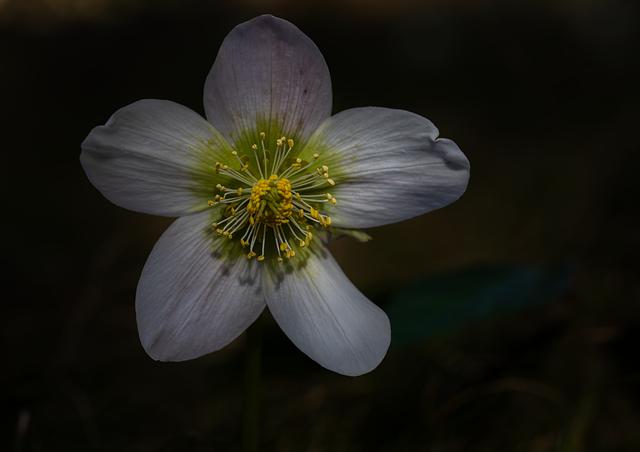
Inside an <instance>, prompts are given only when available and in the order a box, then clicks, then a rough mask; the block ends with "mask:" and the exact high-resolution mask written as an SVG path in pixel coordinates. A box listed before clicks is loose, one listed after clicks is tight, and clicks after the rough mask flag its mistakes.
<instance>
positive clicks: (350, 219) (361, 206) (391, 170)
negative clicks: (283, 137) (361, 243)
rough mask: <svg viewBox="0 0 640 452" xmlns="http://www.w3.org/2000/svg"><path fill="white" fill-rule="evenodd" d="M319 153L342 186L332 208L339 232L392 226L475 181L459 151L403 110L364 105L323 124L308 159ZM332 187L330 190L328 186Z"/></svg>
mask: <svg viewBox="0 0 640 452" xmlns="http://www.w3.org/2000/svg"><path fill="white" fill-rule="evenodd" d="M312 152H320V153H321V154H324V155H323V156H321V158H322V159H323V162H324V163H326V164H327V165H328V166H329V168H330V173H331V174H332V175H333V179H335V182H336V186H335V187H330V191H331V193H332V194H333V195H334V196H335V197H336V198H337V205H336V206H333V207H332V208H331V209H330V210H329V211H328V213H329V215H331V218H332V220H333V224H334V225H335V226H338V227H350V228H367V227H373V226H380V225H383V224H387V223H393V222H397V221H401V220H405V219H408V218H412V217H415V216H417V215H421V214H423V213H426V212H429V211H431V210H434V209H438V208H440V207H443V206H446V205H447V204H450V203H452V202H454V201H455V200H456V199H458V198H459V197H460V196H461V195H462V194H463V193H464V191H465V189H466V187H467V183H468V180H469V161H468V160H467V158H466V157H465V155H464V154H463V153H462V151H460V149H459V148H458V146H457V145H456V144H455V143H454V142H453V141H451V140H448V139H446V138H438V129H436V127H435V126H434V125H433V124H432V123H431V122H430V121H429V120H428V119H426V118H424V117H422V116H419V115H417V114H414V113H410V112H408V111H404V110H393V109H389V108H378V107H366V108H354V109H351V110H345V111H343V112H341V113H338V114H337V115H335V116H332V117H331V118H329V119H328V120H327V121H325V122H324V123H323V124H322V126H320V128H319V129H318V131H317V132H316V133H315V134H314V135H313V137H312V138H311V140H310V142H309V144H308V145H307V148H306V149H305V151H304V153H303V156H305V155H306V154H310V153H312ZM327 188H329V187H327Z"/></svg>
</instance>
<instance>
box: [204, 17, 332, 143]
mask: <svg viewBox="0 0 640 452" xmlns="http://www.w3.org/2000/svg"><path fill="white" fill-rule="evenodd" d="M204 105H205V111H206V113H207V118H208V119H209V121H211V123H212V124H213V125H214V126H215V127H216V128H217V129H218V130H219V131H220V132H221V133H222V134H223V135H224V136H225V137H226V138H227V139H229V140H230V141H231V142H234V143H237V142H238V141H239V140H241V139H242V138H245V137H244V135H245V134H251V135H252V137H251V139H252V140H255V139H256V136H257V133H258V132H260V131H264V132H266V133H267V135H269V136H270V137H271V138H274V137H276V138H277V137H279V136H281V135H285V136H287V137H294V138H295V139H296V141H300V140H305V139H306V138H308V136H309V135H310V134H311V133H313V131H314V130H315V129H316V128H317V127H318V126H319V125H320V123H321V122H322V121H323V120H324V119H326V118H327V117H329V115H330V114H331V77H330V76H329V69H328V68H327V64H326V63H325V61H324V58H323V56H322V54H321V53H320V50H318V47H316V45H315V44H314V43H313V41H311V39H309V38H308V37H307V36H306V35H305V34H304V33H302V31H300V30H299V29H298V28H297V27H296V26H295V25H293V24H291V23H290V22H287V21H286V20H283V19H279V18H277V17H273V16H270V15H263V16H259V17H256V18H254V19H252V20H250V21H248V22H245V23H243V24H240V25H238V26H236V27H235V28H234V29H233V30H232V31H231V32H230V33H229V34H228V35H227V37H226V38H225V40H224V42H223V43H222V46H221V47H220V51H219V52H218V56H217V58H216V61H215V63H214V64H213V67H212V68H211V72H210V73H209V76H208V77H207V81H206V83H205V88H204ZM247 139H248V138H247ZM248 144H249V145H250V143H248Z"/></svg>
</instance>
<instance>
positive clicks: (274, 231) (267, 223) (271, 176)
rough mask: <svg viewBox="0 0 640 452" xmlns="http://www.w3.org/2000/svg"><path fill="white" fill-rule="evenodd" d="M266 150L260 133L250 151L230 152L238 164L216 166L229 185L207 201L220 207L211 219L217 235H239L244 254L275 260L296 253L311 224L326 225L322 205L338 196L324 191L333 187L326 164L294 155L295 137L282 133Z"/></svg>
mask: <svg viewBox="0 0 640 452" xmlns="http://www.w3.org/2000/svg"><path fill="white" fill-rule="evenodd" d="M275 145H276V146H275V150H274V151H271V150H270V149H268V147H267V145H266V144H265V134H264V133H260V146H258V145H257V144H253V145H252V146H251V153H250V154H249V155H239V154H238V152H237V151H235V150H234V151H232V154H233V156H234V157H235V158H236V160H237V161H238V167H237V168H232V167H230V166H228V165H225V164H222V163H220V162H217V163H216V171H217V172H218V173H220V174H222V175H224V176H227V177H228V178H229V179H231V180H232V185H233V186H232V187H225V186H223V185H221V184H218V185H217V186H216V188H217V189H218V192H219V193H218V194H216V195H215V196H214V198H213V199H212V200H209V206H211V207H220V206H222V207H223V208H222V209H221V215H220V219H219V220H218V221H216V222H215V223H213V227H214V230H215V231H216V233H217V234H218V235H219V236H220V237H224V238H227V239H229V240H236V239H238V240H239V243H240V245H241V246H242V247H244V248H245V249H246V252H245V255H246V257H247V259H253V258H254V257H255V258H256V260H258V261H264V260H265V259H266V258H267V257H269V256H273V257H274V258H275V259H276V260H277V261H278V262H283V260H284V258H289V259H290V258H292V257H295V256H296V249H299V248H304V247H306V246H308V245H309V243H310V242H311V240H312V238H313V230H314V229H315V228H322V229H326V228H328V227H329V226H330V225H331V217H329V216H328V215H326V214H324V213H323V212H324V210H325V206H327V205H328V204H330V205H335V204H336V202H337V200H336V198H335V197H334V196H333V195H332V194H331V193H328V192H326V191H325V189H326V188H327V186H334V185H335V182H334V180H333V179H332V178H331V177H329V168H328V167H327V166H326V165H322V166H317V165H315V164H314V163H315V162H316V161H317V160H318V158H319V155H318V154H313V156H312V157H313V161H311V162H307V161H304V160H302V159H301V158H299V157H297V158H295V157H293V156H292V153H293V152H292V151H293V147H294V141H293V139H291V138H286V137H281V138H278V139H277V140H276V142H275Z"/></svg>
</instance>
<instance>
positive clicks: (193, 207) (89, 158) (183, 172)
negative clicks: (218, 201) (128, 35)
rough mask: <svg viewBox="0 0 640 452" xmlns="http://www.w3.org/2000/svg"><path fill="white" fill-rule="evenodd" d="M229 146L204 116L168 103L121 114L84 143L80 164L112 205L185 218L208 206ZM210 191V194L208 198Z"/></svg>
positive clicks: (154, 102) (152, 102) (126, 109)
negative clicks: (220, 158)
mask: <svg viewBox="0 0 640 452" xmlns="http://www.w3.org/2000/svg"><path fill="white" fill-rule="evenodd" d="M227 146H228V144H226V142H225V140H224V139H223V138H222V136H221V135H220V134H219V133H218V132H217V131H216V130H215V129H214V128H213V127H212V126H211V125H210V124H209V123H208V122H207V121H206V120H205V119H204V118H202V117H201V116H200V115H198V114H197V113H195V112H193V111H191V110H189V109H188V108H186V107H183V106H182V105H179V104H176V103H174V102H170V101H163V100H150V99H147V100H141V101H138V102H135V103H133V104H131V105H128V106H126V107H124V108H121V109H120V110H118V111H117V112H115V113H114V114H113V116H111V118H110V119H109V121H108V122H107V124H106V125H104V126H99V127H96V128H94V129H93V130H92V131H91V133H90V134H89V136H88V137H87V138H86V139H85V140H84V142H83V143H82V154H81V155H80V162H81V163H82V167H83V168H84V171H85V173H86V174H87V177H88V178H89V180H90V181H91V183H92V184H93V185H94V186H95V187H96V188H97V189H98V190H100V192H101V193H102V194H103V195H104V196H105V197H106V198H107V199H109V200H110V201H111V202H113V203H115V204H117V205H119V206H121V207H124V208H127V209H131V210H135V211H138V212H145V213H151V214H156V215H166V216H179V215H183V214H187V213H191V212H194V211H197V210H200V209H203V208H205V207H206V206H207V194H209V196H210V192H212V191H213V190H214V189H213V187H214V186H215V184H216V182H212V183H211V184H203V181H207V180H208V179H211V177H212V174H213V171H211V165H213V164H214V163H215V160H216V158H217V157H218V156H219V154H221V153H222V151H223V150H224V149H226V147H227ZM207 188H208V190H209V193H207Z"/></svg>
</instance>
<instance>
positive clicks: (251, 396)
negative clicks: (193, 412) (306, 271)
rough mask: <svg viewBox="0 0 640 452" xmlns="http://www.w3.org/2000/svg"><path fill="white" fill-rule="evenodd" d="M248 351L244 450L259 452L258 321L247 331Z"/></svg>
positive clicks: (260, 355)
mask: <svg viewBox="0 0 640 452" xmlns="http://www.w3.org/2000/svg"><path fill="white" fill-rule="evenodd" d="M246 334H247V351H246V354H247V355H246V361H245V387H244V392H245V398H244V426H243V432H242V450H243V451H244V452H258V450H259V449H260V447H259V433H260V429H259V424H260V395H261V389H262V388H261V379H262V375H261V367H262V326H261V320H260V319H258V320H256V321H255V322H254V324H253V325H252V326H251V327H249V329H248V330H247V333H246Z"/></svg>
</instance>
